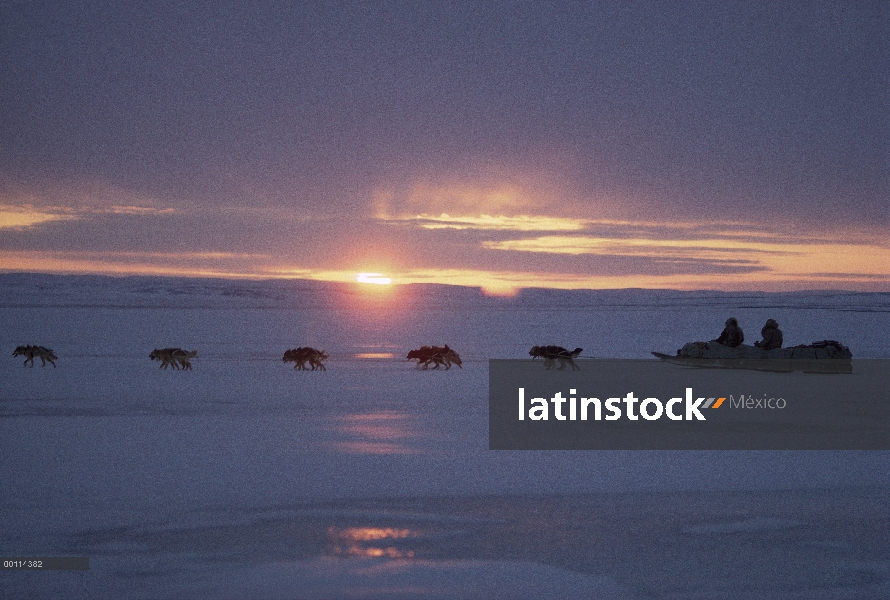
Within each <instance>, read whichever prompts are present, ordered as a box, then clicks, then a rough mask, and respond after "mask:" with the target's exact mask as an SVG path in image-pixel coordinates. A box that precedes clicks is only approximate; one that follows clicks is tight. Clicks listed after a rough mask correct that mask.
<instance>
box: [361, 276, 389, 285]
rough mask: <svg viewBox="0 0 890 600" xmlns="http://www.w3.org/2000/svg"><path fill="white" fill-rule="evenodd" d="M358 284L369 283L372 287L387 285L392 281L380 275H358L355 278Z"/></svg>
mask: <svg viewBox="0 0 890 600" xmlns="http://www.w3.org/2000/svg"><path fill="white" fill-rule="evenodd" d="M355 280H356V281H358V282H359V283H371V284H374V285H389V284H391V283H392V279H390V278H389V277H387V276H386V275H383V274H382V273H359V274H358V277H356V278H355Z"/></svg>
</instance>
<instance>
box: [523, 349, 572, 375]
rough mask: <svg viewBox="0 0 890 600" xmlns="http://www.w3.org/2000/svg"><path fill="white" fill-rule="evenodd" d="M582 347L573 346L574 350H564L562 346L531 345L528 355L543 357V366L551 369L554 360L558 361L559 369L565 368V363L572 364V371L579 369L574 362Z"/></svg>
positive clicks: (554, 362)
mask: <svg viewBox="0 0 890 600" xmlns="http://www.w3.org/2000/svg"><path fill="white" fill-rule="evenodd" d="M582 350H584V349H583V348H575V349H574V350H571V351H569V350H566V349H565V348H563V347H562V346H532V349H531V350H530V351H529V355H530V356H531V357H532V358H533V359H534V358H543V359H544V368H546V369H552V368H553V365H554V364H556V361H559V369H558V370H559V371H562V370H563V369H565V368H566V363H568V364H570V365H571V366H572V370H573V371H580V370H581V368H580V367H579V366H578V365H576V364H575V360H574V359H576V358H578V355H579V354H581V352H582Z"/></svg>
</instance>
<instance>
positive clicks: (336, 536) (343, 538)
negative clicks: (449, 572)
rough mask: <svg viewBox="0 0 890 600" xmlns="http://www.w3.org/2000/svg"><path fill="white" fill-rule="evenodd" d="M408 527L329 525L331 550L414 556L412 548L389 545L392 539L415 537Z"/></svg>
mask: <svg viewBox="0 0 890 600" xmlns="http://www.w3.org/2000/svg"><path fill="white" fill-rule="evenodd" d="M416 535H417V534H416V533H415V532H413V531H411V530H410V529H401V528H395V527H333V526H332V527H329V528H328V537H329V538H330V540H331V546H332V548H331V549H332V551H333V553H334V554H335V555H338V556H364V557H369V558H414V551H413V550H403V549H399V548H397V547H395V546H392V545H390V544H391V543H392V542H393V541H394V540H403V539H407V538H412V537H415V536H416Z"/></svg>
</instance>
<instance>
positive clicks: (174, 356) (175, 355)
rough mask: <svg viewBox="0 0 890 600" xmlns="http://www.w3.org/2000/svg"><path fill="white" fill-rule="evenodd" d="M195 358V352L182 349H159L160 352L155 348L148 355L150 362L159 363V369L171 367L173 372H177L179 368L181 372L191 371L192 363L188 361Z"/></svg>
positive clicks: (196, 353)
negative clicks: (156, 361)
mask: <svg viewBox="0 0 890 600" xmlns="http://www.w3.org/2000/svg"><path fill="white" fill-rule="evenodd" d="M196 356H198V351H197V350H192V351H191V352H187V351H185V350H183V349H182V348H161V349H160V350H159V349H157V348H155V349H154V350H153V351H152V353H151V354H149V355H148V357H149V358H150V359H152V360H159V361H161V366H160V367H158V368H159V369H166V368H167V367H173V370H174V371H178V370H179V369H180V368H181V369H182V370H183V371H191V370H192V363H191V362H190V361H189V359H190V358H195V357H196Z"/></svg>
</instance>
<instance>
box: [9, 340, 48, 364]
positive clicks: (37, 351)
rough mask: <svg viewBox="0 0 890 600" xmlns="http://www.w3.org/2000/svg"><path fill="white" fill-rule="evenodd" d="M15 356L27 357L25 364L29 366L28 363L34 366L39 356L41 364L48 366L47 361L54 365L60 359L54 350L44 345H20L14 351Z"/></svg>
mask: <svg viewBox="0 0 890 600" xmlns="http://www.w3.org/2000/svg"><path fill="white" fill-rule="evenodd" d="M12 355H13V356H24V357H25V366H26V367H27V366H28V363H31V366H32V367H33V366H34V359H35V358H39V359H40V363H41V366H44V367H45V366H46V363H47V361H49V364H51V365H52V366H53V367H55V366H56V361H57V360H58V359H59V357H58V356H56V355H55V354H53V351H52V350H50V349H49V348H46V347H44V346H31V345H28V346H19V347H18V348H16V349H15V350H14V351H13V352H12Z"/></svg>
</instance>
